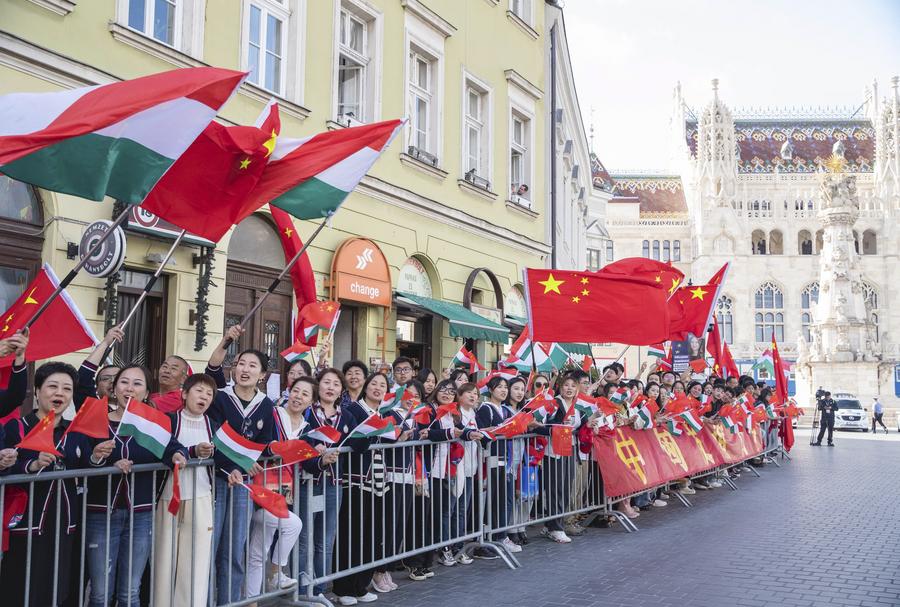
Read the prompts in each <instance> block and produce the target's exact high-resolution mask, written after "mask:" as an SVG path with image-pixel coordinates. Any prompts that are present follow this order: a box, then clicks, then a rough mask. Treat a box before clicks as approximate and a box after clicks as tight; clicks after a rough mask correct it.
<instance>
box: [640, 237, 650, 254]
mask: <svg viewBox="0 0 900 607" xmlns="http://www.w3.org/2000/svg"><path fill="white" fill-rule="evenodd" d="M641 255H642V256H644V257H650V241H649V240H645V241H644V242H642V243H641Z"/></svg>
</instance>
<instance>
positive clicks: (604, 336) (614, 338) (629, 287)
mask: <svg viewBox="0 0 900 607" xmlns="http://www.w3.org/2000/svg"><path fill="white" fill-rule="evenodd" d="M525 292H526V298H527V303H528V311H529V314H528V318H529V321H530V330H531V338H532V339H534V340H538V341H546V342H554V341H559V342H575V343H594V342H601V343H605V342H616V343H622V344H632V345H649V344H655V343H659V342H660V341H663V340H665V339H666V338H667V337H668V327H669V311H668V307H667V306H666V298H667V292H666V290H665V289H664V288H662V287H661V286H657V285H654V284H653V282H652V281H647V280H645V279H643V278H635V277H632V276H621V275H618V274H603V275H600V274H597V273H594V272H575V271H567V270H547V269H535V268H528V269H526V270H525Z"/></svg>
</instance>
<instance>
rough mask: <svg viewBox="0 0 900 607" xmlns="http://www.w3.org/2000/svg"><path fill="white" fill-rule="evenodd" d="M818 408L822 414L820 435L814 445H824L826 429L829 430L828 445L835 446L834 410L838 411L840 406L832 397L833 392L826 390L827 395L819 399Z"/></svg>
mask: <svg viewBox="0 0 900 607" xmlns="http://www.w3.org/2000/svg"><path fill="white" fill-rule="evenodd" d="M818 408H819V413H820V414H821V418H820V420H819V437H818V438H817V439H816V442H814V443H813V446H815V447H821V446H822V437H823V436H825V430H828V446H829V447H834V441H833V439H832V435H833V434H834V412H835V411H837V409H838V407H837V403H835V402H834V399H833V398H831V392H826V393H825V396H824V397H822V399H820V400H819V403H818Z"/></svg>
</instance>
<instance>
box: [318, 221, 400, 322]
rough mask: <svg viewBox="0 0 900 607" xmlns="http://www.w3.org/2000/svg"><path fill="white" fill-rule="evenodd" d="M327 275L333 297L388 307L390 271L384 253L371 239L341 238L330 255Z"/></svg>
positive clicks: (390, 298)
mask: <svg viewBox="0 0 900 607" xmlns="http://www.w3.org/2000/svg"><path fill="white" fill-rule="evenodd" d="M331 277H332V279H331V280H332V283H331V284H332V288H333V289H335V291H336V292H335V293H334V294H335V295H336V296H337V299H342V300H345V301H358V302H362V303H365V304H369V305H375V306H385V307H390V306H391V300H392V294H391V270H390V268H389V267H388V265H387V260H386V259H385V257H384V253H382V252H381V249H380V248H379V247H378V245H377V244H375V243H374V242H372V241H371V240H368V239H366V238H351V239H350V240H346V241H344V243H343V244H342V245H341V246H340V247H338V250H337V251H336V252H335V254H334V259H333V261H332V263H331Z"/></svg>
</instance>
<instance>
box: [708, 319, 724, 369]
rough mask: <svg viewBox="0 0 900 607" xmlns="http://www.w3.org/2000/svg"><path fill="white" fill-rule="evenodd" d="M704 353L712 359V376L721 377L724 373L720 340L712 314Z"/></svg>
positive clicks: (717, 325) (717, 323) (717, 327)
mask: <svg viewBox="0 0 900 607" xmlns="http://www.w3.org/2000/svg"><path fill="white" fill-rule="evenodd" d="M706 351H707V352H708V353H709V355H710V356H711V357H712V359H713V364H712V374H713V375H715V376H717V377H722V376H723V375H722V374H723V373H724V372H725V371H724V369H725V362H724V359H723V356H722V338H721V336H720V335H719V322H718V321H717V320H716V315H715V314H713V318H712V331H710V332H709V337H707V338H706Z"/></svg>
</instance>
